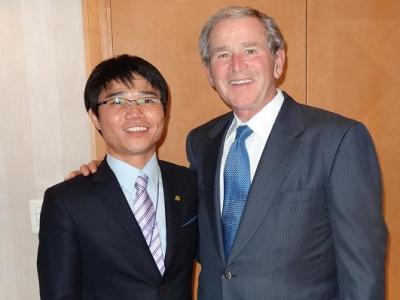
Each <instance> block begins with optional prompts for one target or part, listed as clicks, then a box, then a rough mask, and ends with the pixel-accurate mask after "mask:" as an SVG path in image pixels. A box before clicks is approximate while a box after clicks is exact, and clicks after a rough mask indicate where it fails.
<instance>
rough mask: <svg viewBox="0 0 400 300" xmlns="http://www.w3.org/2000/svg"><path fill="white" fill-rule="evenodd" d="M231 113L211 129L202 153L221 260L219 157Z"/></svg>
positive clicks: (211, 213)
mask: <svg viewBox="0 0 400 300" xmlns="http://www.w3.org/2000/svg"><path fill="white" fill-rule="evenodd" d="M232 119H233V114H232V113H231V114H228V115H227V117H225V118H223V119H222V120H221V121H220V122H219V123H218V124H217V125H216V126H215V127H214V128H213V129H212V130H211V131H210V140H209V141H208V144H207V146H206V147H205V154H204V162H203V164H204V176H203V179H204V185H205V188H206V197H205V199H206V203H207V212H208V215H209V216H210V222H211V228H214V229H215V230H213V231H212V232H213V235H214V239H215V243H216V245H217V247H218V250H219V254H220V257H221V261H224V260H225V255H224V247H223V237H222V236H223V235H222V226H221V205H220V182H219V174H220V168H221V157H222V152H223V146H224V140H225V135H226V133H227V130H228V128H229V125H230V123H231V122H232Z"/></svg>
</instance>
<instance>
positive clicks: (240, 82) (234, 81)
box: [229, 79, 253, 85]
mask: <svg viewBox="0 0 400 300" xmlns="http://www.w3.org/2000/svg"><path fill="white" fill-rule="evenodd" d="M251 82H253V79H240V80H230V81H229V83H230V84H232V85H237V84H246V83H251Z"/></svg>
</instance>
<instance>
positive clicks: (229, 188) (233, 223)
mask: <svg viewBox="0 0 400 300" xmlns="http://www.w3.org/2000/svg"><path fill="white" fill-rule="evenodd" d="M252 132H253V131H252V130H251V128H249V127H248V126H239V127H238V128H237V130H236V138H235V141H234V142H233V144H232V146H231V148H230V149H229V152H228V156H227V158H226V162H225V170H224V209H223V210H222V229H223V235H224V251H225V257H226V258H227V257H229V255H230V253H231V250H232V245H233V241H234V240H235V236H236V231H237V229H238V227H239V223H240V218H241V216H242V212H243V208H244V205H245V203H246V199H247V194H248V193H249V188H250V162H249V155H248V153H247V149H246V143H245V142H246V139H247V138H248V137H249V135H250V134H252Z"/></svg>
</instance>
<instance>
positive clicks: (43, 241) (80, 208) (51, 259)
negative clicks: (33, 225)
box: [38, 161, 198, 300]
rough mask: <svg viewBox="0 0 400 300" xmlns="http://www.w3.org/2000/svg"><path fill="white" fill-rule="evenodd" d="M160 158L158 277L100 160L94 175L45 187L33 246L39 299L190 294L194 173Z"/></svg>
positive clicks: (110, 174)
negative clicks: (162, 225)
mask: <svg viewBox="0 0 400 300" xmlns="http://www.w3.org/2000/svg"><path fill="white" fill-rule="evenodd" d="M159 165H160V169H161V174H162V180H163V188H164V197H165V210H166V224H167V250H166V258H165V266H166V271H165V273H164V276H161V275H160V273H159V271H158V269H157V266H156V264H155V262H154V260H153V258H152V256H151V253H150V251H149V248H148V246H147V244H146V241H145V239H144V237H143V235H142V232H141V229H140V227H139V225H138V223H137V222H136V219H135V217H134V215H133V213H132V212H131V209H130V207H129V205H128V203H127V201H126V199H125V196H124V194H123V192H122V189H121V187H120V185H119V184H118V181H117V179H116V177H115V175H114V173H113V172H112V171H111V169H110V167H109V166H108V164H107V162H106V161H103V162H102V164H101V165H100V166H99V168H98V171H97V173H96V174H94V175H91V176H90V177H83V176H79V177H76V178H74V179H72V180H69V181H66V182H62V183H60V184H57V185H55V186H53V187H51V188H49V189H48V190H47V191H46V193H45V196H44V203H43V206H42V212H41V220H40V233H39V251H38V273H39V283H40V295H41V299H43V300H57V299H63V300H67V299H71V300H72V299H73V300H78V299H83V300H91V299H96V300H99V299H100V300H101V299H107V300H124V299H126V300H128V299H129V300H134V299H137V300H144V299H146V300H152V299H170V300H177V299H191V298H192V297H191V286H192V266H193V257H194V254H195V250H196V247H197V204H198V201H197V189H196V187H197V182H196V177H195V173H194V172H193V171H192V170H189V169H187V168H184V167H180V166H177V165H174V164H171V163H168V162H163V161H159ZM176 196H179V197H176ZM177 199H178V200H179V201H177Z"/></svg>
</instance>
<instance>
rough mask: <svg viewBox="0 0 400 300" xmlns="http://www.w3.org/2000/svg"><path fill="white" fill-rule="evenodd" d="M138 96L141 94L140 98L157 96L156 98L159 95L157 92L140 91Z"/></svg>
mask: <svg viewBox="0 0 400 300" xmlns="http://www.w3.org/2000/svg"><path fill="white" fill-rule="evenodd" d="M138 94H139V96H156V97H158V94H157V92H155V91H139V92H138Z"/></svg>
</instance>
